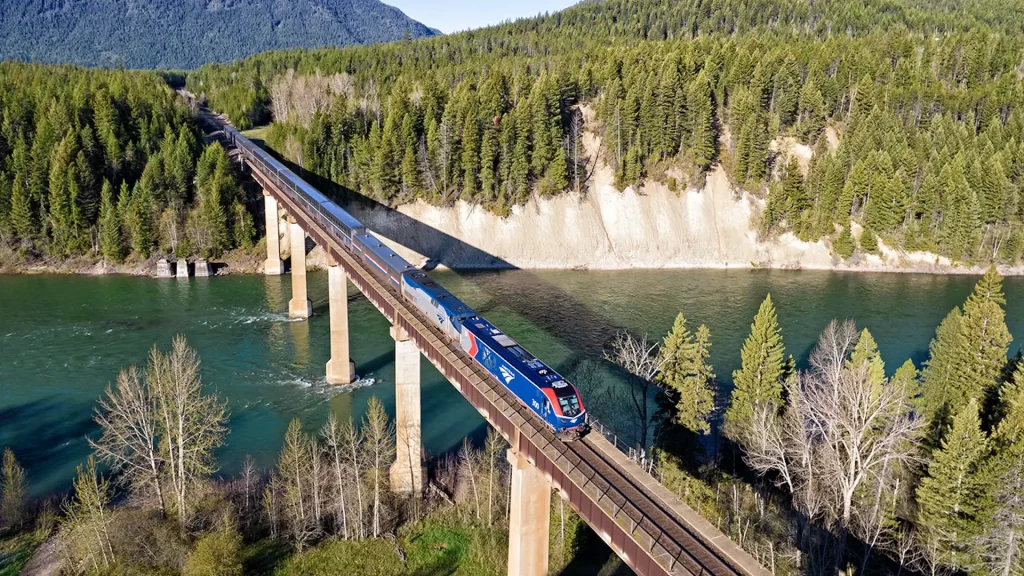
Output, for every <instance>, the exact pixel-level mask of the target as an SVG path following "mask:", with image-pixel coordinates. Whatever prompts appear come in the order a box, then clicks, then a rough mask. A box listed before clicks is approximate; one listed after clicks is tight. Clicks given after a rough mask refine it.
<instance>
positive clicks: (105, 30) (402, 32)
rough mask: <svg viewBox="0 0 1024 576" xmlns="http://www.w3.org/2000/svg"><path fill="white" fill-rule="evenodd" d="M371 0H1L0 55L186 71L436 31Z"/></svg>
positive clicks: (74, 62) (15, 57) (416, 35)
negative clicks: (286, 50)
mask: <svg viewBox="0 0 1024 576" xmlns="http://www.w3.org/2000/svg"><path fill="white" fill-rule="evenodd" d="M435 33H436V32H434V31H433V30H431V29H430V28H428V27H426V26H424V25H423V24H421V23H419V22H417V21H415V20H413V19H411V18H409V17H408V16H406V15H405V14H403V13H402V12H401V11H400V10H398V9H397V8H393V7H391V6H388V5H386V4H384V3H382V2H379V1H378V0H307V1H305V2H289V1H285V0H75V1H70V0H27V1H25V2H3V3H0V38H2V39H3V42H2V43H0V58H3V59H21V60H34V61H37V62H52V63H72V64H81V65H87V66H115V65H118V64H119V63H123V64H124V66H125V67H128V68H165V69H192V68H196V67H198V66H200V65H202V64H205V63H208V62H228V61H231V60H235V59H238V58H242V57H245V56H248V55H250V54H254V53H257V52H265V51H267V50H278V49H284V48H312V47H317V46H333V45H348V44H372V43H378V42H391V41H395V40H401V39H402V38H405V37H412V38H417V37H422V36H431V35H433V34H435Z"/></svg>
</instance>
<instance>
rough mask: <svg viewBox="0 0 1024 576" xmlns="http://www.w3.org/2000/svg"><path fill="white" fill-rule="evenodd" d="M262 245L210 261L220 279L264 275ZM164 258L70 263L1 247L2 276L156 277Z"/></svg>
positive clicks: (93, 258)
mask: <svg viewBox="0 0 1024 576" xmlns="http://www.w3.org/2000/svg"><path fill="white" fill-rule="evenodd" d="M263 246H264V244H263V243H262V242H261V243H260V245H259V246H256V247H254V248H252V249H248V250H247V249H243V248H239V249H236V250H231V251H229V252H226V253H225V254H223V255H222V256H221V257H220V258H216V259H214V260H211V261H210V264H211V266H212V270H213V273H214V274H215V275H217V276H225V275H229V274H260V273H262V272H263V262H264V260H263V259H264V258H265V257H264V256H261V255H262V254H263V253H264V251H265V250H266V248H264V247H263ZM160 258H161V256H151V257H149V258H145V259H142V258H137V257H135V256H132V257H130V258H128V259H127V260H125V261H124V262H110V261H107V260H105V259H103V258H101V257H98V256H76V257H74V258H69V259H67V260H61V261H58V260H54V259H51V258H39V257H32V256H28V257H25V256H19V255H18V254H15V253H14V252H13V251H11V250H10V249H9V248H6V247H0V274H55V275H80V276H107V275H119V276H155V275H156V264H157V261H158V260H160Z"/></svg>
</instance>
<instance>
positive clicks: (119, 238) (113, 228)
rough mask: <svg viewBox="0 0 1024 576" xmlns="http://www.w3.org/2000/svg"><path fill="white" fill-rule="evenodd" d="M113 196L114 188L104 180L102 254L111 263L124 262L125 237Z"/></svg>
mask: <svg viewBox="0 0 1024 576" xmlns="http://www.w3.org/2000/svg"><path fill="white" fill-rule="evenodd" d="M113 194H114V187H113V186H111V185H110V181H108V180H106V179H104V180H103V188H102V190H101V191H100V221H99V227H100V253H102V254H103V257H104V258H106V259H107V260H109V261H111V262H120V261H122V260H124V249H125V246H124V236H123V235H122V231H121V218H120V217H119V215H118V212H117V207H116V206H114V198H113Z"/></svg>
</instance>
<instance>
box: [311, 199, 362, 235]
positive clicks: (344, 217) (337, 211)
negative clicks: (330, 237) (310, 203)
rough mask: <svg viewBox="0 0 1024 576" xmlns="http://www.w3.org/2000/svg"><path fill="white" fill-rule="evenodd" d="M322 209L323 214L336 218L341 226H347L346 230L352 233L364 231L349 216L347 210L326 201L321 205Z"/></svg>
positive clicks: (359, 224)
mask: <svg viewBox="0 0 1024 576" xmlns="http://www.w3.org/2000/svg"><path fill="white" fill-rule="evenodd" d="M322 207H323V209H324V211H325V212H327V213H329V214H330V215H331V216H333V217H334V218H337V219H338V221H339V222H341V224H342V225H344V226H348V228H349V229H350V230H352V231H353V232H355V231H359V230H365V229H366V227H365V226H363V223H362V222H360V221H359V220H356V218H355V216H353V215H351V214H349V213H348V211H347V210H345V209H344V208H342V207H341V206H338V205H337V204H335V203H334V202H331V201H329V200H328V201H327V202H324V203H323V204H322Z"/></svg>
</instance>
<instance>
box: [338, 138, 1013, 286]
mask: <svg viewBox="0 0 1024 576" xmlns="http://www.w3.org/2000/svg"><path fill="white" fill-rule="evenodd" d="M584 142H585V145H586V148H587V150H588V151H593V152H592V155H594V154H596V150H597V149H599V148H600V145H601V144H600V139H599V138H598V137H596V136H595V135H594V134H592V133H588V134H586V135H585V137H584ZM773 144H774V143H773ZM799 152H800V151H789V152H788V153H794V154H796V155H797V156H798V157H799ZM679 176H681V175H679ZM614 182H615V178H614V174H613V172H612V169H611V167H610V166H608V165H606V164H602V165H600V166H599V167H597V168H596V169H595V171H594V173H593V174H592V176H591V178H590V182H589V184H588V185H587V186H586V187H585V190H583V191H582V192H569V193H565V194H561V195H557V196H549V197H540V196H534V197H533V198H532V199H531V200H530V201H529V202H528V203H526V204H525V205H522V206H516V207H515V208H514V209H513V210H512V214H511V215H509V216H508V217H501V216H498V215H495V214H493V213H491V212H489V211H487V210H485V209H484V208H482V207H480V206H477V205H474V204H469V203H467V202H463V201H458V202H456V203H455V204H454V205H453V206H447V207H443V206H434V205H431V204H428V203H427V202H424V201H422V200H420V201H416V202H414V203H411V204H406V205H403V206H400V207H398V208H397V209H391V208H385V207H375V208H371V209H353V213H354V214H355V215H356V216H357V217H358V218H360V219H361V220H362V221H363V222H364V223H366V224H367V226H368V227H369V228H371V229H373V230H374V231H375V232H377V233H378V234H379V235H381V236H382V237H384V238H385V240H386V241H388V243H389V245H391V246H392V248H393V249H394V250H395V251H396V252H397V253H399V254H401V255H402V256H403V257H405V258H406V259H407V260H409V261H410V262H411V263H413V264H414V265H426V266H428V267H430V266H439V267H447V268H453V269H502V268H521V269H529V270H544V269H558V270H565V269H573V270H634V269H694V268H706V269H758V268H771V269H781V270H833V271H846V272H903V273H928V274H969V275H976V274H982V273H984V271H985V269H986V268H987V267H988V265H987V264H981V265H977V266H964V265H960V264H958V263H955V262H952V261H951V260H950V259H949V258H946V257H944V256H939V255H937V254H932V253H927V252H906V251H903V250H900V249H894V248H889V247H888V246H886V245H885V243H884V241H882V240H881V239H879V250H878V252H877V254H866V253H858V254H855V255H854V256H853V257H851V258H848V259H846V260H843V259H842V258H840V257H839V256H838V255H836V254H834V252H833V250H832V246H831V244H830V242H829V241H828V240H819V241H816V242H804V241H802V240H800V239H799V238H797V237H796V236H795V235H793V234H792V233H788V232H787V233H785V234H781V235H779V236H777V237H774V238H767V239H764V238H761V237H760V234H759V232H758V230H756V229H755V226H754V224H753V223H754V222H756V221H757V219H758V217H759V215H760V214H761V213H762V212H763V211H764V208H765V201H764V199H761V198H758V197H756V196H754V195H753V194H750V193H748V192H745V191H741V190H736V189H734V188H733V187H732V185H731V183H730V182H729V178H728V176H727V174H726V171H725V169H724V168H723V167H722V166H717V167H716V168H715V169H714V170H713V171H712V172H711V173H710V174H709V175H708V177H707V179H706V183H705V185H704V187H703V188H699V189H695V188H690V189H686V190H683V191H680V192H678V193H677V192H673V191H671V190H669V188H668V186H666V185H665V184H663V183H660V182H655V181H651V180H648V181H647V182H645V183H644V185H643V186H640V187H637V188H633V187H629V188H626V189H625V190H618V189H617V188H616V187H615V185H614ZM853 232H854V236H855V237H859V235H860V227H859V226H858V225H857V224H856V223H854V224H853ZM999 270H1000V272H1001V273H1002V274H1003V275H1006V276H1020V275H1024V266H1021V265H1017V266H1000V267H999Z"/></svg>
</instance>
